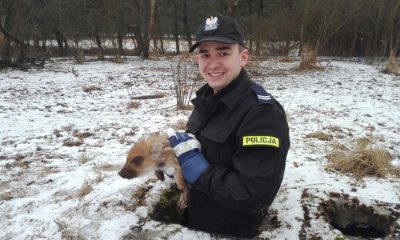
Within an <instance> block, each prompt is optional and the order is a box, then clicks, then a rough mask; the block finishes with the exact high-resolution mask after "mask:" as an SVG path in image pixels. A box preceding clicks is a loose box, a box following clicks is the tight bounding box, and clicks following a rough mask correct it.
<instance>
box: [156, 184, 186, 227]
mask: <svg viewBox="0 0 400 240" xmlns="http://www.w3.org/2000/svg"><path fill="white" fill-rule="evenodd" d="M180 194H181V192H180V191H179V190H178V188H177V187H176V185H175V184H173V185H172V186H171V188H169V189H165V190H164V192H163V193H162V194H161V197H160V200H159V201H158V202H157V203H156V204H155V205H154V206H153V211H152V212H151V213H150V214H149V217H150V218H151V219H153V220H155V221H159V222H164V223H177V224H182V223H183V219H184V216H183V213H181V212H179V211H178V210H177V204H178V200H179V197H180Z"/></svg>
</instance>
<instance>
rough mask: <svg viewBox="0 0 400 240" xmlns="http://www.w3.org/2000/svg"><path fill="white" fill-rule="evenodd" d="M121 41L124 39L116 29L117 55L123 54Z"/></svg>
mask: <svg viewBox="0 0 400 240" xmlns="http://www.w3.org/2000/svg"><path fill="white" fill-rule="evenodd" d="M123 41H124V37H123V34H122V33H121V32H120V31H118V34H117V44H118V51H117V55H119V56H123V55H124V46H123Z"/></svg>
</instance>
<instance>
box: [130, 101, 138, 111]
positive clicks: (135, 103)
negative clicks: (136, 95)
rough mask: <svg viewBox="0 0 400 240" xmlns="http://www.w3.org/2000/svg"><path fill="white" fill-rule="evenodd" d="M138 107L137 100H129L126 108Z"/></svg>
mask: <svg viewBox="0 0 400 240" xmlns="http://www.w3.org/2000/svg"><path fill="white" fill-rule="evenodd" d="M139 107H140V103H139V102H134V101H131V102H129V103H128V109H138V108H139Z"/></svg>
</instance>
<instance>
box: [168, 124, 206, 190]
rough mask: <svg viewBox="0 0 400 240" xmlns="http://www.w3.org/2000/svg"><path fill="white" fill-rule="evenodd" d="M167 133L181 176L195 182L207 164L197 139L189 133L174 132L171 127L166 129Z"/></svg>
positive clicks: (191, 182) (189, 181)
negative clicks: (180, 169)
mask: <svg viewBox="0 0 400 240" xmlns="http://www.w3.org/2000/svg"><path fill="white" fill-rule="evenodd" d="M167 135H168V140H169V144H170V145H171V147H172V148H173V149H174V151H175V154H176V157H177V158H178V161H179V164H180V165H181V168H182V172H183V176H184V177H185V179H186V181H187V182H188V183H190V184H193V183H195V182H196V181H197V179H198V178H199V177H200V175H201V174H202V173H203V172H204V171H205V170H206V168H207V167H208V165H209V164H208V162H207V160H206V159H205V158H204V156H203V154H202V153H201V152H200V143H199V141H197V139H196V138H194V137H193V136H191V135H190V134H187V133H182V132H174V130H173V129H168V130H167Z"/></svg>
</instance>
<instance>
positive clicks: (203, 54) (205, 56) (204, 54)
mask: <svg viewBox="0 0 400 240" xmlns="http://www.w3.org/2000/svg"><path fill="white" fill-rule="evenodd" d="M209 56H210V54H208V53H202V54H200V57H201V58H208V57H209Z"/></svg>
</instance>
